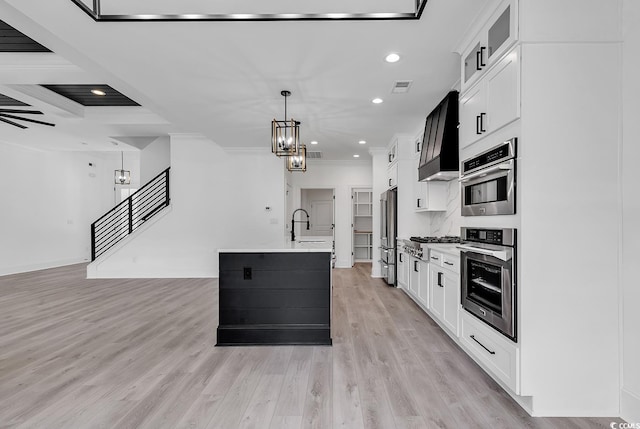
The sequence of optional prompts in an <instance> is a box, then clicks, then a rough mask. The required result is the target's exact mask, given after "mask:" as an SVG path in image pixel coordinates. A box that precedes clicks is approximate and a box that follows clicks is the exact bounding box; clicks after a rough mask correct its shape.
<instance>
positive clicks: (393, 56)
mask: <svg viewBox="0 0 640 429" xmlns="http://www.w3.org/2000/svg"><path fill="white" fill-rule="evenodd" d="M399 59H400V55H398V54H396V53H391V54H389V55H387V56H386V57H385V59H384V60H385V61H386V62H388V63H395V62H398V60H399Z"/></svg>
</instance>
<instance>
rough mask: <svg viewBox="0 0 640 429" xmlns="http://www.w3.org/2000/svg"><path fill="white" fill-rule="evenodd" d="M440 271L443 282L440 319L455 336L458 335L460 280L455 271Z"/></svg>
mask: <svg viewBox="0 0 640 429" xmlns="http://www.w3.org/2000/svg"><path fill="white" fill-rule="evenodd" d="M442 273H443V274H442V276H441V277H442V283H444V317H443V318H442V321H443V322H444V324H445V326H446V327H447V328H449V330H450V331H451V332H453V333H454V334H455V336H456V337H457V336H459V335H460V332H459V326H460V322H459V320H460V280H459V277H458V275H456V274H455V273H452V272H448V271H446V270H443V271H442Z"/></svg>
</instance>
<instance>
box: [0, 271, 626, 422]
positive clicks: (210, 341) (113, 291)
mask: <svg viewBox="0 0 640 429" xmlns="http://www.w3.org/2000/svg"><path fill="white" fill-rule="evenodd" d="M369 272H370V266H369V265H357V266H356V268H354V269H349V270H344V269H342V270H341V269H337V270H334V301H333V303H334V309H333V341H334V345H333V347H308V346H307V347H237V348H235V347H229V348H217V347H214V344H215V342H216V340H215V332H216V327H217V315H216V313H217V295H218V293H217V281H215V280H207V279H193V280H86V279H85V278H84V276H85V265H74V266H69V267H62V268H56V269H50V270H44V271H38V272H33V273H26V274H19V275H12V276H5V277H0V427H2V428H13V427H20V428H23V427H24V428H82V429H85V428H153V429H159V428H221V429H235V428H259V429H262V428H275V429H287V428H320V429H326V428H349V429H351V428H354V429H358V428H381V429H393V428H398V429H400V428H403V429H404V428H436V427H437V428H465V429H467V428H520V427H527V428H576V429H578V428H580V429H584V428H592V427H602V428H608V427H609V423H610V421H611V419H577V418H574V419H539V418H531V417H529V416H528V415H527V414H526V413H525V412H524V411H523V410H522V409H520V408H519V407H518V406H517V405H516V404H515V403H514V402H513V401H512V400H511V399H510V398H509V397H508V396H507V395H506V394H505V393H504V392H503V391H502V390H501V389H500V388H499V387H498V386H497V385H496V384H495V383H494V382H493V381H492V380H491V379H490V378H489V377H488V376H486V375H485V374H484V373H483V372H482V370H480V369H479V368H478V367H477V366H476V365H475V364H474V363H473V361H471V360H470V359H469V358H468V357H467V356H466V355H465V354H464V353H463V352H462V351H460V350H459V349H458V348H457V346H456V345H455V344H454V343H453V342H452V341H451V340H450V339H449V338H448V337H447V336H446V335H445V334H444V333H443V332H441V331H440V329H439V328H438V327H437V326H436V325H435V324H434V323H433V322H432V321H431V319H429V317H428V316H426V315H425V314H424V313H422V312H421V311H420V310H419V309H418V308H417V307H416V306H415V305H414V304H413V303H412V302H411V301H410V300H409V299H408V298H407V297H406V296H405V295H404V293H403V292H402V291H400V290H397V289H392V288H389V287H387V286H386V285H384V283H383V282H382V281H381V280H379V279H371V278H370V277H369V275H368V273H369ZM617 421H619V420H617Z"/></svg>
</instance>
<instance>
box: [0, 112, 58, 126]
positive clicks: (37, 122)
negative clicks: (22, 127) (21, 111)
mask: <svg viewBox="0 0 640 429" xmlns="http://www.w3.org/2000/svg"><path fill="white" fill-rule="evenodd" d="M0 117H4V118H11V119H18V120H20V121H27V122H33V123H34V124H40V125H48V126H50V127H55V126H56V124H52V123H50V122H42V121H36V120H35V119H29V118H21V117H20V116H14V115H7V114H6V113H4V112H0Z"/></svg>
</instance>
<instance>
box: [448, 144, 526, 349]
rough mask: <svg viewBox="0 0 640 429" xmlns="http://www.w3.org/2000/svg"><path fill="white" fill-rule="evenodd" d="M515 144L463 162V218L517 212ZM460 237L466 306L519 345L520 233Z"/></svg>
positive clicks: (474, 231)
mask: <svg viewBox="0 0 640 429" xmlns="http://www.w3.org/2000/svg"><path fill="white" fill-rule="evenodd" d="M516 144H517V139H516V138H512V139H510V140H507V141H504V142H502V143H500V144H499V145H497V146H494V147H492V148H491V149H488V150H486V151H484V152H481V153H479V154H477V155H475V156H473V157H471V158H468V159H466V160H464V161H462V163H461V165H460V171H461V176H460V184H461V186H460V194H461V198H460V199H461V213H462V216H495V215H507V216H508V215H514V214H515V213H516ZM513 219H514V218H513V217H504V221H505V222H504V224H503V225H504V226H506V225H509V224H513ZM478 223H479V222H477V221H476V222H474V224H478ZM491 224H495V222H491ZM460 238H461V240H462V242H461V244H460V245H459V248H460V266H461V278H460V282H461V300H462V306H463V307H464V309H465V310H466V311H468V312H469V313H471V314H473V315H474V316H476V317H477V318H479V319H481V320H482V321H484V322H485V323H487V324H488V325H490V326H492V327H493V328H494V329H496V330H497V331H499V332H501V333H502V334H504V335H505V336H507V337H508V338H510V339H511V340H512V341H515V342H517V326H516V321H517V314H518V308H517V300H516V291H517V288H516V229H515V228H502V227H467V228H461V229H460Z"/></svg>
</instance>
